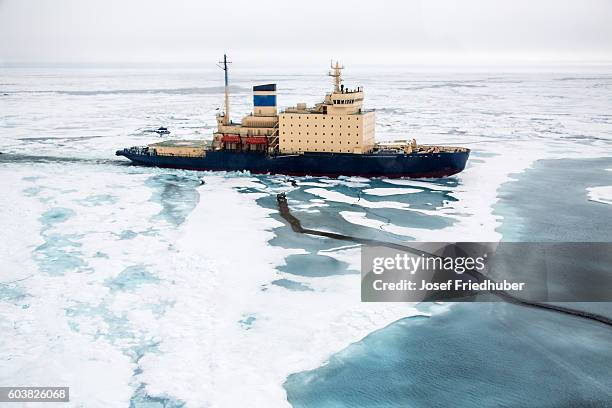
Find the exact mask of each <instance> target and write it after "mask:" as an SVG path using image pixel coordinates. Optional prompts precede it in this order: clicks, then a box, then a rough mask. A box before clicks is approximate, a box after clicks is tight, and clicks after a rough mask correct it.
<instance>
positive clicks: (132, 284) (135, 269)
mask: <svg viewBox="0 0 612 408" xmlns="http://www.w3.org/2000/svg"><path fill="white" fill-rule="evenodd" d="M155 282H159V278H158V277H157V276H155V275H153V274H152V273H151V272H149V271H148V270H147V267H146V266H145V265H133V266H128V267H127V268H125V269H124V270H123V271H121V273H120V274H119V275H117V276H116V277H115V278H113V279H107V280H106V281H105V282H104V284H105V285H106V286H107V287H109V288H110V289H111V290H113V291H115V290H134V289H136V288H138V287H139V286H141V285H144V284H147V283H155Z"/></svg>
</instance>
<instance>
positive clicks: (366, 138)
mask: <svg viewBox="0 0 612 408" xmlns="http://www.w3.org/2000/svg"><path fill="white" fill-rule="evenodd" d="M343 68H344V67H343V66H340V64H338V63H336V64H335V65H332V71H330V73H329V75H330V76H331V77H332V78H333V81H334V89H333V91H332V92H330V93H328V94H326V95H325V98H324V99H323V102H321V103H317V104H316V105H315V106H314V107H311V108H309V107H307V106H306V104H305V103H298V104H297V105H296V106H293V107H289V108H287V109H285V110H284V111H283V112H281V113H280V115H279V148H280V152H281V153H305V152H329V153H353V154H362V153H369V152H371V151H372V150H373V149H374V144H375V135H374V128H375V113H374V111H365V110H364V109H363V99H364V93H363V89H362V88H361V87H356V88H354V89H349V88H347V87H345V86H344V84H342V77H341V70H342V69H343Z"/></svg>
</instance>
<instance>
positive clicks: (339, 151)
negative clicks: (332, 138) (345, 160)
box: [283, 147, 351, 153]
mask: <svg viewBox="0 0 612 408" xmlns="http://www.w3.org/2000/svg"><path fill="white" fill-rule="evenodd" d="M283 151H284V152H286V151H287V150H283ZM298 151H300V152H301V151H302V148H301V147H300V148H299V149H298ZM309 151H315V152H318V149H313V150H309ZM321 151H322V152H331V153H342V152H346V153H351V149H346V150H342V149H338V150H336V149H321Z"/></svg>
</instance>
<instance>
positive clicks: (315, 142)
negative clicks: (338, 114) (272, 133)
mask: <svg viewBox="0 0 612 408" xmlns="http://www.w3.org/2000/svg"><path fill="white" fill-rule="evenodd" d="M286 142H287V139H283V143H286ZM290 142H291V143H293V139H291V140H290ZM305 142H306V143H310V140H305ZM298 143H302V141H301V140H298ZM313 143H314V144H317V143H318V142H317V141H316V140H315V141H313ZM338 143H339V144H342V141H338ZM323 144H325V140H323ZM329 144H335V142H334V141H331V142H329ZM346 144H351V142H350V141H348V142H346ZM353 144H354V145H357V146H359V142H353Z"/></svg>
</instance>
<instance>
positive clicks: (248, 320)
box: [238, 315, 257, 330]
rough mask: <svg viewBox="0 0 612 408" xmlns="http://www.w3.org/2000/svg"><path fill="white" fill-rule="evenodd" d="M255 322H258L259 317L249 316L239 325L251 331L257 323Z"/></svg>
mask: <svg viewBox="0 0 612 408" xmlns="http://www.w3.org/2000/svg"><path fill="white" fill-rule="evenodd" d="M255 320H257V317H255V316H254V315H248V316H245V317H244V318H243V319H241V320H239V321H238V323H239V324H240V326H242V328H243V329H245V330H250V329H251V327H252V326H253V323H255Z"/></svg>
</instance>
